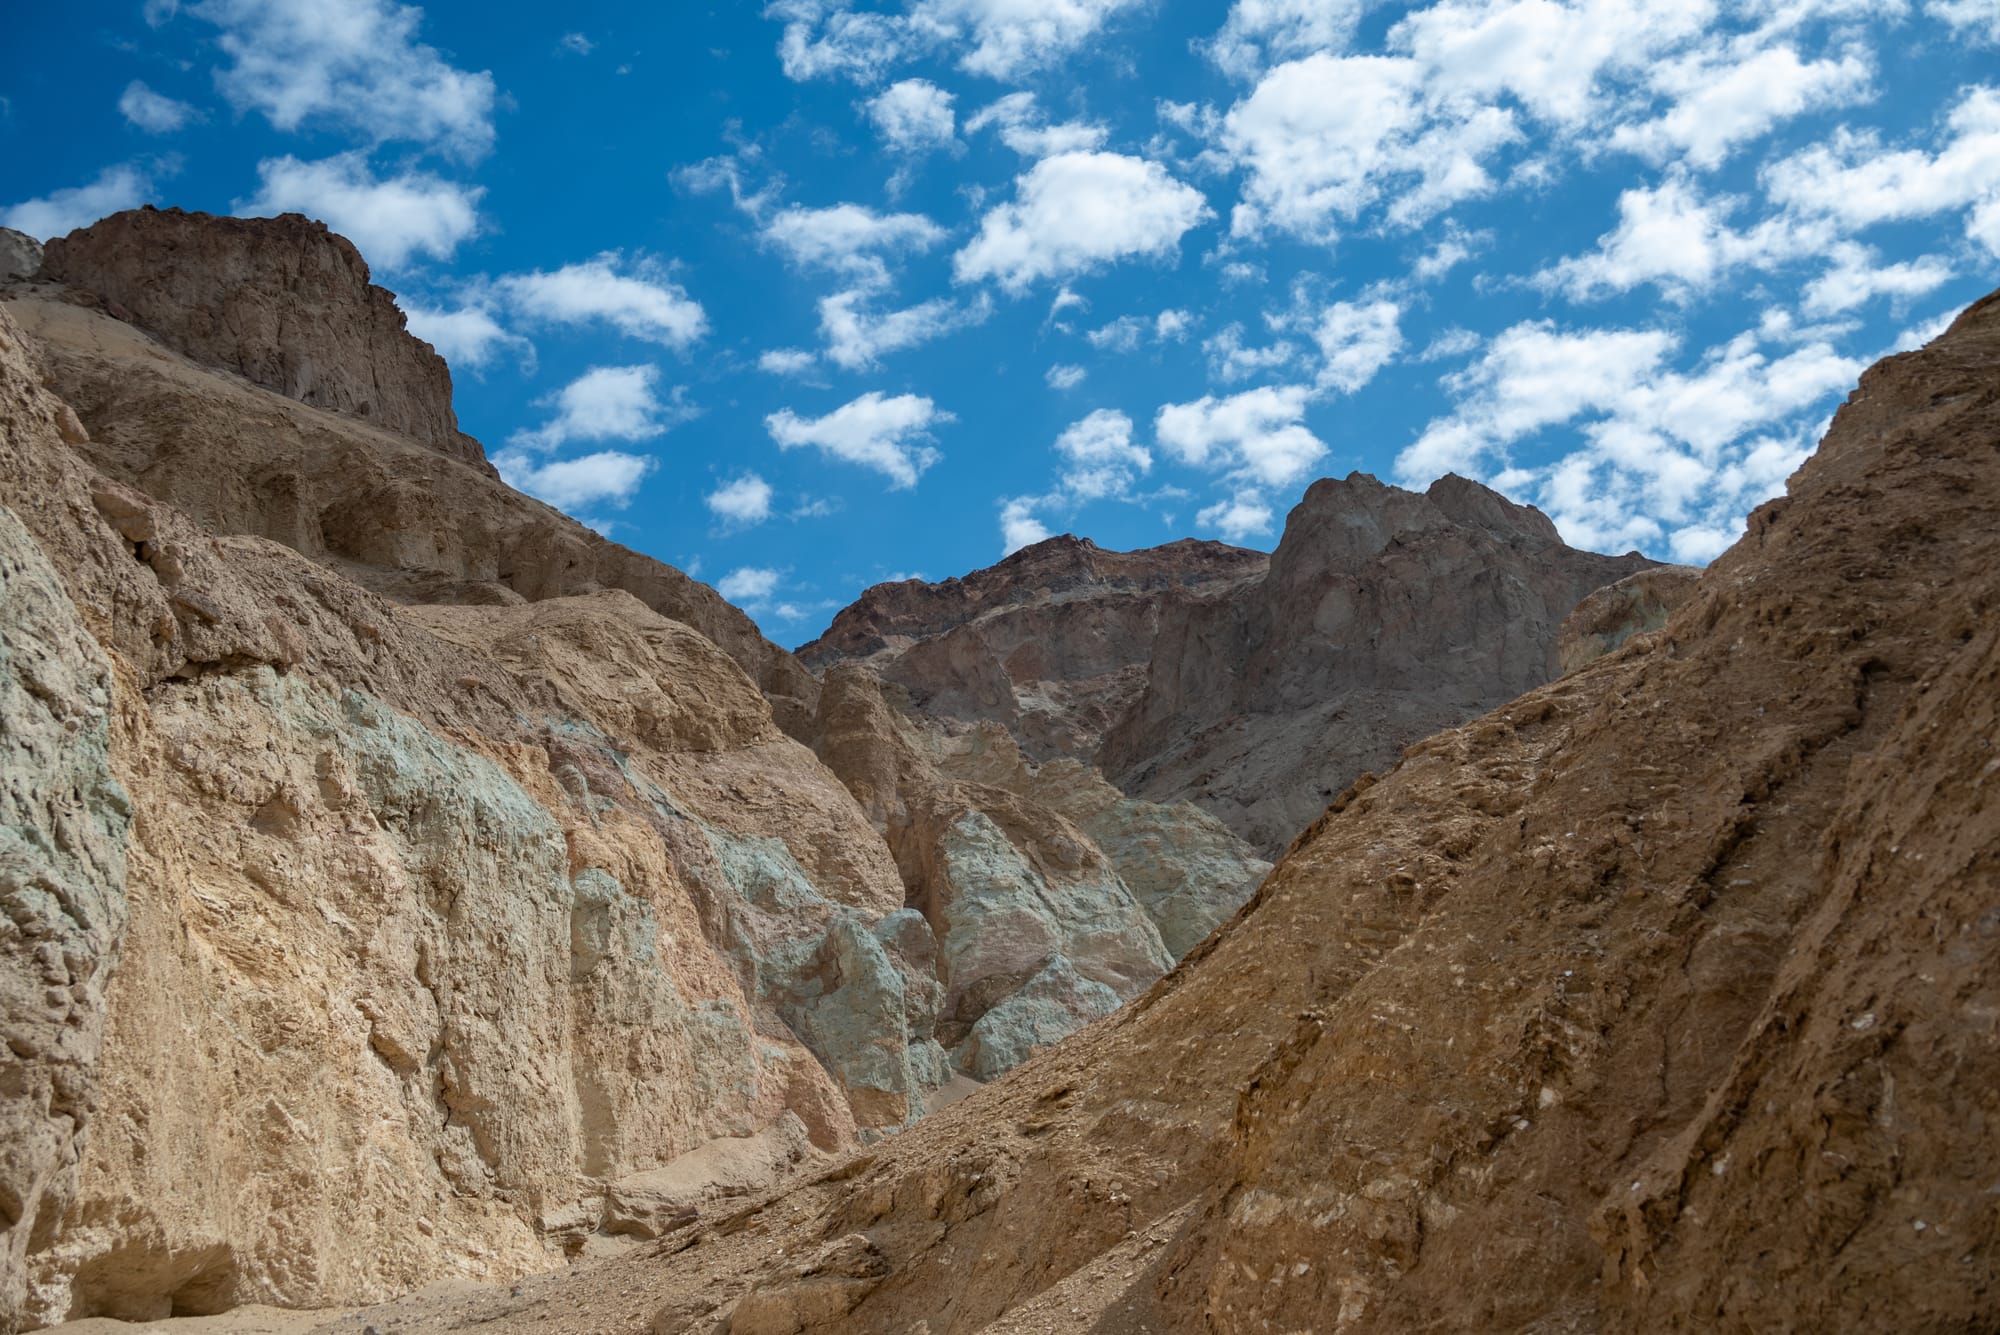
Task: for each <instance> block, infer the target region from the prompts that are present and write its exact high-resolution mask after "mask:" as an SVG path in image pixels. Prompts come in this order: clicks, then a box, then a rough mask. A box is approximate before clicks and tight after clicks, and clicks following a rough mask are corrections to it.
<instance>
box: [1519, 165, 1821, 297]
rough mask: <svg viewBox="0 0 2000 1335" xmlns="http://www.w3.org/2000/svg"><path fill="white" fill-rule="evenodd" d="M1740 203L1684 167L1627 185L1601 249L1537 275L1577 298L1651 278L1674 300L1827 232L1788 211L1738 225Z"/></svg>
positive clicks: (1791, 252)
mask: <svg viewBox="0 0 2000 1335" xmlns="http://www.w3.org/2000/svg"><path fill="white" fill-rule="evenodd" d="M1736 206H1737V201H1736V200H1734V199H1730V198H1728V197H1726V196H1725V197H1720V198H1716V199H1705V198H1703V197H1702V195H1701V192H1700V191H1699V190H1698V189H1697V188H1696V187H1695V185H1694V184H1693V182H1691V181H1690V180H1689V179H1687V178H1686V177H1685V176H1680V175H1675V176H1670V177H1669V178H1668V179H1667V180H1665V181H1663V182H1661V183H1660V184H1659V185H1658V186H1654V187H1651V188H1647V187H1638V188H1635V189H1632V190H1627V191H1625V192H1624V193H1623V194H1622V195H1620V196H1619V197H1618V226H1617V228H1616V229H1615V230H1613V231H1610V232H1607V233H1605V234H1604V235H1603V236H1601V237H1599V238H1598V242H1597V249H1596V250H1595V251H1593V252H1591V253H1590V254H1588V255H1580V256H1573V257H1571V258H1569V259H1565V260H1562V261H1560V262H1559V263H1557V264H1554V265H1552V266H1550V267H1549V268H1547V269H1545V270H1543V271H1542V272H1541V273H1539V274H1537V275H1536V276H1535V281H1536V283H1537V284H1538V285H1539V286H1541V287H1543V288H1544V289H1548V290H1554V289H1561V290H1562V291H1564V292H1567V293H1568V294H1569V295H1570V296H1571V297H1573V298H1575V299H1577V300H1587V299H1589V298H1592V297H1596V296H1600V295H1602V294H1604V293H1607V292H1627V291H1630V290H1631V289H1633V288H1635V287H1639V286H1641V285H1642V284H1647V283H1651V284H1654V285H1655V286H1657V287H1658V288H1659V289H1660V291H1661V293H1662V295H1664V296H1666V297H1667V298H1668V299H1669V300H1676V301H1685V300H1687V299H1689V298H1691V297H1693V296H1697V295H1700V294H1702V293H1705V292H1708V291H1709V290H1711V289H1712V288H1713V287H1714V286H1715V285H1716V284H1717V283H1718V282H1720V281H1721V280H1722V279H1723V278H1725V277H1726V276H1727V275H1728V274H1729V273H1730V272H1731V271H1732V270H1735V269H1737V268H1741V267H1743V266H1746V265H1749V266H1756V267H1764V268H1768V267H1771V266H1773V265H1777V264H1780V263H1784V262H1787V261H1790V260H1793V259H1797V258H1799V257H1800V256H1803V255H1807V254H1811V253H1814V252H1816V251H1818V250H1820V249H1821V248H1823V247H1824V246H1825V244H1826V242H1827V240H1828V235H1827V232H1826V229H1824V228H1815V227H1810V226H1802V225H1800V224H1799V223H1797V222H1795V221H1793V220H1791V219H1788V218H1784V217H1775V218H1766V219H1765V220H1764V221H1762V222H1760V223H1758V224H1757V225H1756V226H1755V227H1753V228H1751V229H1750V230H1748V231H1744V232H1739V231H1737V230H1735V229H1733V228H1731V227H1730V226H1729V225H1728V222H1727V221H1726V220H1727V218H1728V215H1729V214H1730V213H1731V212H1732V211H1733V210H1734V209H1735V208H1736Z"/></svg>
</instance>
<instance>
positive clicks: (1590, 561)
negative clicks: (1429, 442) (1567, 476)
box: [1098, 473, 1653, 854]
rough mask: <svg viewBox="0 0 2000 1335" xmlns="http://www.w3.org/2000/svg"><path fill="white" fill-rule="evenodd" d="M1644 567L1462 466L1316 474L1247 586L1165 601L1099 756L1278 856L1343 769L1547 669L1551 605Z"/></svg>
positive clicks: (1369, 765) (1542, 676) (1155, 794)
mask: <svg viewBox="0 0 2000 1335" xmlns="http://www.w3.org/2000/svg"><path fill="white" fill-rule="evenodd" d="M1652 564H1653V562H1650V561H1648V560H1646V559H1645V558H1644V557H1642V556H1640V555H1639V554H1638V553H1636V552H1634V553H1632V554H1631V555H1629V556H1618V557H1611V556H1599V555H1597V554H1595V553H1593V552H1582V551H1577V550H1575V549H1573V548H1570V547H1568V546H1565V545H1564V544H1563V542H1562V540H1561V538H1560V537H1559V536H1558V535H1557V533H1556V530H1555V526H1554V525H1553V524H1551V523H1550V522H1549V521H1548V519H1547V518H1546V517H1545V516H1544V515H1542V514H1541V512H1539V511H1537V510H1534V509H1532V508H1530V507H1527V506H1520V505H1515V504H1513V503H1512V502H1510V501H1508V500H1507V499H1505V498H1504V497H1502V496H1500V495H1499V494H1498V493H1496V492H1493V491H1490V490H1488V489H1487V488H1485V487H1482V486H1480V485H1479V484H1478V483H1475V482H1469V481H1467V480H1465V479H1464V478H1460V477H1445V478H1441V479H1439V480H1438V481H1437V482H1436V483H1433V484H1432V486H1431V487H1430V489H1429V491H1427V492H1425V493H1422V494H1419V493H1415V492H1409V491H1404V490H1402V489H1401V488H1397V487H1387V486H1384V485H1382V484H1381V483H1379V482H1377V481H1376V480H1375V479H1374V478H1372V477H1369V476H1367V475H1366V474H1361V473H1356V474H1352V475H1350V476H1348V477H1347V478H1346V479H1344V480H1342V479H1334V478H1325V479H1322V480H1320V481H1318V482H1315V483H1314V484H1313V485H1312V486H1311V487H1310V488H1309V489H1308V490H1307V492H1306V495H1305V499H1304V500H1302V501H1301V502H1300V503H1299V504H1298V505H1297V506H1296V507H1294V508H1293V510H1292V512H1291V514H1290V515H1289V516H1288V517H1287V518H1286V521H1285V533H1284V536H1283V538H1282V539H1281V540H1280V541H1279V543H1278V547H1277V550H1276V551H1274V552H1273V553H1272V554H1271V562H1270V570H1269V572H1268V573H1267V574H1266V575H1265V576H1264V577H1263V578H1262V579H1261V580H1260V581H1258V582H1257V583H1256V584H1255V585H1254V586H1252V587H1248V588H1246V589H1244V590H1242V591H1240V592H1238V593H1236V594H1234V595H1233V596H1231V597H1227V598H1181V599H1176V600H1174V601H1172V602H1170V603H1168V604H1167V605H1166V607H1165V609H1164V611H1163V612H1162V615H1161V619H1160V630H1159V635H1158V639H1157V640H1156V641H1155V645H1154V650H1153V657H1152V667H1151V670H1150V671H1149V672H1148V673H1147V675H1146V678H1145V689H1144V691H1143V692H1142V693H1141V694H1140V696H1139V698H1138V700H1137V701H1136V703H1135V704H1134V705H1133V707H1132V709H1131V711H1130V712H1129V713H1127V714H1126V715H1125V717H1124V718H1123V719H1122V720H1121V721H1120V722H1119V723H1118V725H1117V726H1116V727H1115V728H1113V729H1112V730H1111V731H1110V733H1109V734H1108V735H1107V736H1106V738H1105V742H1104V746H1103V749H1102V751H1101V752H1100V753H1099V757H1098V759H1099V763H1100V764H1101V765H1102V767H1103V769H1104V771H1105V773H1106V774H1107V775H1109V776H1110V777H1111V779H1112V780H1113V782H1115V783H1117V784H1118V785H1119V786H1120V787H1121V788H1123V789H1124V790H1125V791H1126V792H1128V793H1131V794H1132V795H1134V796H1136V797H1147V798H1151V799H1154V800H1156V801H1173V800H1181V799H1185V800H1189V801H1192V802H1195V803H1196V804H1197V805H1199V806H1201V807H1203V808H1204V809H1206V810H1208V811H1210V812H1213V813H1214V814H1215V815H1216V816H1218V817H1220V818H1221V819H1222V821H1223V823H1224V824H1226V825H1228V826H1229V827H1230V828H1231V829H1233V830H1235V831H1236V832H1237V833H1238V834H1240V835H1242V836H1243V837H1244V838H1245V839H1247V840H1249V841H1250V843H1251V844H1252V846H1254V847H1257V848H1259V849H1261V850H1264V851H1265V852H1266V853H1267V854H1275V852H1276V851H1277V850H1279V849H1282V848H1283V847H1284V845H1285V843H1286V842H1287V841H1288V840H1289V839H1291V837H1292V836H1293V835H1294V834H1295V833H1297V832H1298V830H1299V829H1300V828H1302V827H1303V826H1304V825H1305V824H1306V823H1307V822H1308V821H1310V820H1312V819H1313V818H1314V817H1315V816H1317V815H1318V814H1319V813H1320V812H1321V811H1323V810H1324V809H1325V807H1326V804H1327V802H1328V801H1329V800H1331V799H1332V797H1333V796H1334V795H1335V794H1336V793H1338V792H1340V790H1341V789H1343V788H1345V787H1346V786H1347V785H1348V784H1349V783H1351V782H1352V781H1353V780H1354V779H1355V778H1356V777H1357V776H1358V775H1360V774H1362V773H1363V772H1366V771H1371V770H1380V769H1384V768H1387V767H1388V766H1389V765H1390V764H1392V763H1393V762H1394V761H1395V759H1396V757H1397V755H1398V754H1400V753H1401V751H1402V749H1403V748H1404V747H1406V746H1408V745H1410V744H1412V743H1414V742H1416V741H1418V740H1420V739H1422V738H1424V737H1427V736H1429V735H1430V734H1431V733H1433V732H1436V731H1437V730H1438V729H1439V728H1444V727H1450V726H1453V725H1455V724H1458V723H1462V722H1463V721H1465V720H1466V719H1468V718H1470V717H1472V716H1474V715H1475V714H1478V713H1479V712H1481V711H1482V710H1487V709H1491V708H1493V707H1494V706H1496V705H1498V704H1500V703H1502V702H1503V701H1506V700H1511V699H1513V698H1514V697H1515V696H1517V695H1519V694H1520V693H1521V692H1523V691H1525V690H1529V689H1531V688H1533V687H1535V686H1539V685H1541V684H1542V683H1543V682H1546V681H1548V680H1550V679H1551V678H1553V677H1554V676H1555V675H1556V673H1557V661H1556V638H1557V629H1558V627H1559V626H1560V624H1561V622H1562V619H1563V617H1564V616H1565V615H1567V614H1568V612H1569V611H1570V609H1571V608H1573V607H1575V606H1576V604H1577V603H1578V602H1579V601H1580V600H1581V599H1582V598H1583V597H1584V596H1585V595H1586V594H1588V593H1590V592H1591V591H1592V590H1594V589H1597V588H1599V587H1601V586H1603V585H1605V584H1609V583H1611V582H1613V581H1615V580H1617V579H1620V578H1622V577H1624V576H1626V575H1628V574H1631V573H1633V572H1634V571H1636V570H1639V569H1642V568H1645V567H1648V566H1650V565H1652Z"/></svg>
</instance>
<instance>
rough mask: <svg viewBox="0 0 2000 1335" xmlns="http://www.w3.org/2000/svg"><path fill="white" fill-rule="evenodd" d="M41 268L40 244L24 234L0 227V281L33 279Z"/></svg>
mask: <svg viewBox="0 0 2000 1335" xmlns="http://www.w3.org/2000/svg"><path fill="white" fill-rule="evenodd" d="M41 268H42V243H41V242H39V241H37V240H35V238H33V237H32V236H29V235H28V234H27V233H26V232H17V231H15V230H14V229H13V228H11V227H0V281H5V280H6V279H9V278H33V277H34V276H35V275H36V274H38V273H39V272H41Z"/></svg>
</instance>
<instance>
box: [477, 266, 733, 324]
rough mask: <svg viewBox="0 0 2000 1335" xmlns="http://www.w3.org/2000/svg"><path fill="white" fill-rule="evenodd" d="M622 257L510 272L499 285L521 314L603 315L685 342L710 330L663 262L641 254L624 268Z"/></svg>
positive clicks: (566, 320) (560, 319)
mask: <svg viewBox="0 0 2000 1335" xmlns="http://www.w3.org/2000/svg"><path fill="white" fill-rule="evenodd" d="M621 263H622V261H621V257H620V256H619V254H618V252H617V251H607V252H605V253H604V254H602V255H599V256H597V257H596V258H595V259H589V260H585V261H583V262H581V263H578V264H566V265H564V266H563V267H562V268H560V269H557V270H556V271H555V272H553V273H542V272H540V271H536V272H534V273H525V274H511V275H509V276H507V277H505V278H501V279H499V280H498V281H497V282H496V283H495V284H494V287H495V289H496V290H497V291H498V292H499V293H500V294H501V295H502V296H503V297H504V298H505V299H506V301H507V303H508V305H509V306H511V307H512V308H513V310H514V313H515V314H516V316H517V317H518V318H520V319H523V320H527V321H531V322H533V323H537V324H560V325H579V324H588V323H590V322H591V321H593V320H603V321H604V322H606V323H607V324H609V325H611V326H612V328H614V329H616V330H618V331H619V332H620V333H622V334H624V335H625V336H627V337H628V338H637V339H644V340H646V341H648V342H651V343H659V344H663V345H664V346H666V347H669V348H685V347H687V346H688V345H689V344H691V343H693V342H695V341H696V340H697V339H699V338H701V336H702V335H703V334H705V333H706V332H707V331H708V317H707V315H706V314H705V313H704V312H703V311H702V308H701V303H699V302H697V301H695V300H693V299H692V298H691V297H689V296H688V294H687V292H686V291H685V290H683V289H682V288H681V286H680V284H678V283H676V282H674V281H673V280H672V279H671V278H669V277H668V276H667V273H666V271H665V269H664V268H663V267H661V266H660V265H658V264H656V263H653V262H651V261H646V260H641V261H639V262H638V263H636V264H634V265H632V266H631V268H632V272H630V273H620V272H619V268H620V265H621Z"/></svg>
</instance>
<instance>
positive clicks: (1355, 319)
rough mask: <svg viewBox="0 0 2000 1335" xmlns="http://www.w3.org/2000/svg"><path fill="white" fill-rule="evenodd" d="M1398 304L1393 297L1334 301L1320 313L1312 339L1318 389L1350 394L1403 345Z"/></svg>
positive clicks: (1367, 380) (1369, 378)
mask: <svg viewBox="0 0 2000 1335" xmlns="http://www.w3.org/2000/svg"><path fill="white" fill-rule="evenodd" d="M1402 314H1403V312H1402V308H1401V307H1399V306H1397V305H1396V303H1395V302H1393V301H1380V300H1377V301H1337V302H1335V303H1334V304H1333V305H1331V306H1329V307H1327V308H1326V311H1325V312H1324V313H1323V314H1322V315H1321V316H1320V321H1319V328H1318V329H1317V330H1316V331H1314V334H1313V338H1314V341H1315V342H1317V343H1318V344H1319V354H1320V357H1321V358H1322V363H1321V366H1320V371H1319V381H1318V384H1319V387H1320V388H1321V389H1328V388H1331V389H1337V390H1339V391H1340V392H1341V393H1343V394H1352V393H1354V392H1355V391H1356V390H1358V389H1360V388H1361V387H1362V386H1363V385H1366V384H1367V383H1368V382H1369V381H1370V380H1373V379H1374V378H1375V374H1376V372H1378V371H1380V370H1381V369H1382V368H1383V367H1385V366H1387V365H1388V364H1389V363H1390V362H1391V361H1393V360H1395V357H1396V354H1397V353H1398V352H1400V351H1402V348H1403V331H1402V329H1401V327H1400V325H1399V321H1400V320H1401V319H1402Z"/></svg>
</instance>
